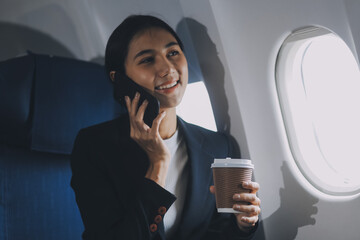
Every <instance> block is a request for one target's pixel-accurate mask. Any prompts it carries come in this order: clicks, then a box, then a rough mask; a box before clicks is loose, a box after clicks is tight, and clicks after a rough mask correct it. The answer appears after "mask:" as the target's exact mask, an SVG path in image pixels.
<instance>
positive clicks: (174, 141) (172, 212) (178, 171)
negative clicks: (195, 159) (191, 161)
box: [164, 130, 188, 238]
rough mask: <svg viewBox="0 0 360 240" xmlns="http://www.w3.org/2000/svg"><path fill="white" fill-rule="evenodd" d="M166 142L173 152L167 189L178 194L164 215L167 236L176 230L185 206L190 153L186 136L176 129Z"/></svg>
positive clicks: (166, 182)
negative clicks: (187, 165)
mask: <svg viewBox="0 0 360 240" xmlns="http://www.w3.org/2000/svg"><path fill="white" fill-rule="evenodd" d="M164 141H165V144H166V146H167V147H168V149H169V151H170V153H171V160H170V165H169V169H168V172H167V176H166V180H165V189H166V190H167V191H169V192H171V193H172V194H174V195H175V196H176V198H177V199H176V201H175V202H174V203H173V204H172V205H171V207H170V208H169V209H168V211H167V212H166V214H165V217H164V226H165V234H166V237H167V238H169V236H171V235H172V233H173V232H174V231H175V230H176V227H177V225H178V224H179V220H180V217H181V213H182V210H183V207H184V201H185V194H186V185H187V181H188V170H187V169H186V168H185V165H186V163H187V162H188V155H187V150H186V144H185V140H184V138H183V137H182V136H181V134H179V131H178V130H176V132H175V134H174V135H173V136H172V137H171V138H169V139H165V140H164Z"/></svg>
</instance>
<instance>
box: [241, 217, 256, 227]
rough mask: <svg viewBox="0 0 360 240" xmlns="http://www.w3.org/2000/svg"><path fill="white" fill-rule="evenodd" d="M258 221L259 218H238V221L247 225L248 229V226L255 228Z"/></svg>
mask: <svg viewBox="0 0 360 240" xmlns="http://www.w3.org/2000/svg"><path fill="white" fill-rule="evenodd" d="M258 220H259V217H258V216H251V217H245V216H242V217H241V218H240V221H241V222H243V223H245V224H247V226H248V227H250V226H252V227H253V226H255V224H256V222H257V221H258Z"/></svg>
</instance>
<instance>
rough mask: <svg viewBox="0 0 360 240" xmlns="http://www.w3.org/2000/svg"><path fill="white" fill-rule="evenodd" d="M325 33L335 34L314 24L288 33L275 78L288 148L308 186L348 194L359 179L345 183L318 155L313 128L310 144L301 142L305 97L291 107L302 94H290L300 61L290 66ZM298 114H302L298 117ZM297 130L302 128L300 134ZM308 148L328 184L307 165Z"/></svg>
mask: <svg viewBox="0 0 360 240" xmlns="http://www.w3.org/2000/svg"><path fill="white" fill-rule="evenodd" d="M328 34H332V35H335V36H336V37H339V36H337V35H336V34H335V33H333V32H332V31H330V30H328V29H326V28H323V27H315V26H311V27H306V28H303V29H299V30H296V31H294V32H293V33H292V34H290V35H289V36H288V37H287V38H286V39H285V41H284V42H283V44H282V46H281V48H280V50H279V53H278V56H277V59H276V66H275V81H276V88H277V95H278V98H279V103H280V109H281V114H282V118H283V122H284V127H285V131H286V136H287V139H288V143H289V147H290V151H291V154H292V156H293V159H294V161H295V163H296V165H297V167H298V169H299V170H300V172H301V174H302V175H303V176H304V177H305V179H306V180H307V181H308V182H309V183H310V184H311V185H312V186H314V187H315V188H316V189H318V190H320V191H321V192H323V193H325V194H328V195H332V196H351V195H354V194H358V193H360V183H357V185H355V186H346V184H347V183H346V181H348V179H346V176H343V175H340V174H338V173H336V170H335V171H334V169H333V168H332V167H331V166H330V165H329V164H328V163H327V160H326V159H325V158H324V157H323V156H322V153H321V149H320V148H316V145H319V144H318V142H316V141H317V139H316V132H315V131H313V132H312V133H313V135H314V136H313V137H312V139H309V141H312V143H313V144H304V142H301V140H299V138H303V137H304V136H305V135H307V136H309V134H311V118H310V116H309V115H308V114H306V112H307V111H309V109H306V100H305V99H302V100H301V101H299V102H298V103H296V104H297V105H296V111H294V110H292V109H294V105H295V103H294V102H295V100H294V99H295V98H297V99H301V98H304V96H300V94H298V96H294V93H296V92H300V91H299V90H296V89H298V88H299V87H301V86H300V85H301V84H300V83H301V82H302V76H301V64H300V65H299V66H298V67H297V68H295V67H294V66H295V64H296V63H298V62H299V61H300V62H301V59H302V58H303V56H304V53H305V52H306V48H307V47H308V46H309V45H310V44H311V41H312V39H314V38H316V37H319V36H323V35H328ZM340 39H341V38H340ZM295 88H296V89H295ZM291 89H293V90H291ZM298 115H299V116H300V115H301V116H302V118H301V120H300V118H299V116H298ZM304 116H305V117H304ZM300 130H302V131H301V134H300ZM302 135H303V136H302ZM305 145H309V146H310V145H311V147H306V148H308V149H306V150H304V148H305V147H304V146H305ZM310 148H311V149H310ZM309 152H312V154H314V155H313V157H316V159H318V160H319V159H321V160H319V161H318V163H317V165H318V166H317V167H318V169H322V171H321V173H320V174H323V175H325V174H327V176H330V179H332V183H331V184H330V183H329V182H325V181H324V180H323V178H320V177H318V176H319V175H320V174H319V173H317V172H315V171H314V170H313V169H312V166H309V164H308V163H307V162H308V160H306V159H308V155H309ZM312 164H313V163H312ZM323 171H324V172H323Z"/></svg>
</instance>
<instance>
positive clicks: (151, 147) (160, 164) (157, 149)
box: [125, 93, 170, 186]
mask: <svg viewBox="0 0 360 240" xmlns="http://www.w3.org/2000/svg"><path fill="white" fill-rule="evenodd" d="M139 99H140V94H139V93H136V94H135V97H134V99H133V100H132V101H131V100H130V98H129V97H128V96H126V97H125V101H126V107H127V109H128V112H129V119H130V137H131V138H132V139H133V140H134V141H135V142H136V143H137V144H139V146H140V147H141V148H142V149H143V150H144V151H145V152H146V154H147V155H148V157H149V161H150V166H149V169H148V172H147V174H146V176H145V177H147V178H149V179H152V180H154V181H155V182H157V183H158V184H160V185H162V186H164V185H165V179H166V173H167V168H168V165H169V162H170V152H169V150H168V148H167V147H166V145H165V142H164V140H163V139H162V138H161V136H160V133H159V127H160V123H161V121H162V120H163V118H164V117H165V114H166V112H165V111H164V112H162V113H160V114H159V115H158V116H157V117H156V118H155V119H154V121H153V124H152V127H151V128H150V127H149V126H148V125H146V124H145V123H144V120H143V118H144V113H145V109H146V107H147V105H148V101H147V100H145V101H144V102H143V103H142V104H141V106H139V107H138V104H139Z"/></svg>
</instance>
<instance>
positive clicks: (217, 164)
mask: <svg viewBox="0 0 360 240" xmlns="http://www.w3.org/2000/svg"><path fill="white" fill-rule="evenodd" d="M223 167H235V168H254V164H252V163H251V160H249V159H238V158H233V159H232V158H226V159H224V158H221V159H216V158H215V159H214V163H213V164H211V168H223Z"/></svg>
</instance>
